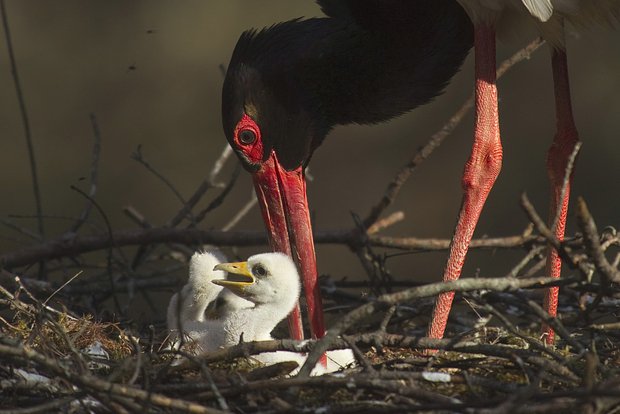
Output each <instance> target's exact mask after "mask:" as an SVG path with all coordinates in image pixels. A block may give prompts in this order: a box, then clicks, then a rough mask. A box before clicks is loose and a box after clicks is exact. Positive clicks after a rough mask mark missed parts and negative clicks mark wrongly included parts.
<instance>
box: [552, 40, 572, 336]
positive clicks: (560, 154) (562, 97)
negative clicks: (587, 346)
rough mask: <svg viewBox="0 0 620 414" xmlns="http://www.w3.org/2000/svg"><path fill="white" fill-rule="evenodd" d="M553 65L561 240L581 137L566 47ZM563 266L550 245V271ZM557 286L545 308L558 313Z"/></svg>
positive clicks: (555, 193) (555, 199)
mask: <svg viewBox="0 0 620 414" xmlns="http://www.w3.org/2000/svg"><path fill="white" fill-rule="evenodd" d="M551 64H552V69H553V85H554V91H555V109H556V122H557V131H556V133H555V137H554V138H553V143H552V144H551V147H550V148H549V152H548V153H547V174H548V175H549V181H550V183H551V203H550V204H549V223H550V224H551V225H552V224H553V220H554V219H555V216H556V214H557V212H558V209H559V216H558V221H557V225H556V227H555V229H554V233H555V237H556V238H557V239H558V240H562V239H563V238H564V229H565V227H566V216H567V214H568V200H569V196H570V182H571V181H572V177H569V184H568V186H567V187H566V192H565V193H564V197H563V198H562V184H563V182H564V174H565V173H566V167H567V165H568V160H569V158H570V156H571V153H572V152H573V149H574V148H575V144H576V143H577V142H578V141H579V137H578V135H577V128H575V121H574V119H573V110H572V107H571V98H570V84H569V80H568V62H567V58H566V51H565V50H563V49H562V50H560V49H557V48H554V49H553V54H552V57H551ZM561 270H562V261H561V260H560V258H559V256H558V253H557V251H555V249H553V248H552V247H551V246H549V248H548V250H547V275H548V276H550V277H555V278H558V277H560V272H561ZM558 293H559V288H558V287H552V288H548V289H547V292H546V293H545V300H544V308H545V310H546V311H547V312H549V314H550V315H551V316H556V314H557V308H558ZM543 335H544V340H545V342H546V343H548V344H552V343H553V340H554V336H555V334H554V332H553V329H551V327H549V326H544V327H543Z"/></svg>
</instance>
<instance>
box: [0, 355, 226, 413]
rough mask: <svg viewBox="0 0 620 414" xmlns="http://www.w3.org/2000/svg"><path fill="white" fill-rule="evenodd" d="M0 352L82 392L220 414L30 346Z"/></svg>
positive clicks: (183, 409)
mask: <svg viewBox="0 0 620 414" xmlns="http://www.w3.org/2000/svg"><path fill="white" fill-rule="evenodd" d="M0 355H2V356H3V357H4V358H6V359H10V360H14V361H16V362H20V363H23V364H32V363H34V364H36V365H38V366H40V367H42V368H44V369H46V370H47V371H49V372H50V373H52V374H54V375H57V376H59V377H61V378H64V379H65V380H67V381H69V382H70V383H71V384H73V385H74V386H77V387H79V388H81V389H83V390H85V391H95V392H101V393H104V394H108V395H113V396H117V397H124V398H131V399H136V400H138V401H140V402H142V403H148V404H153V405H155V406H158V407H163V408H168V409H172V410H179V411H183V412H189V413H197V414H203V413H204V414H221V413H223V411H220V410H217V409H214V408H208V407H205V406H203V405H199V404H196V403H192V402H189V401H184V400H180V399H176V398H169V397H166V396H165V395H162V394H158V393H153V392H147V391H143V390H139V389H136V388H133V387H129V386H125V385H121V384H115V383H111V382H108V381H105V380H103V379H100V378H97V377H95V376H93V375H91V374H89V373H88V372H85V373H81V374H76V373H74V372H73V371H72V370H71V369H69V368H68V367H67V366H66V365H65V364H63V363H62V362H60V361H58V360H56V359H52V358H49V357H47V356H45V355H43V354H41V353H39V352H37V351H35V350H33V349H32V348H29V347H27V346H25V345H21V344H12V345H6V344H0Z"/></svg>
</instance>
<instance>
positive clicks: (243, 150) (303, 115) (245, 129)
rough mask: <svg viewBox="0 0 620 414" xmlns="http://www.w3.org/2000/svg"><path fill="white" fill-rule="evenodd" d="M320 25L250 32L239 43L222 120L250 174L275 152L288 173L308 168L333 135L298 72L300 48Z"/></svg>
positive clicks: (227, 80)
mask: <svg viewBox="0 0 620 414" xmlns="http://www.w3.org/2000/svg"><path fill="white" fill-rule="evenodd" d="M318 20H319V19H310V20H305V21H303V22H300V21H298V20H293V21H290V22H286V23H281V24H278V25H276V26H273V27H270V28H268V29H264V30H262V31H260V32H257V31H254V30H250V31H247V32H245V33H243V34H242V35H241V38H240V39H239V41H238V42H237V46H236V47H235V50H234V52H233V55H232V58H231V61H230V65H229V67H228V71H227V73H226V78H225V80H224V87H223V92H222V120H223V124H224V132H225V134H226V138H227V139H228V142H229V143H230V145H231V147H232V148H233V149H234V150H235V152H236V153H237V155H238V156H239V157H240V158H241V160H242V162H243V165H244V166H245V167H246V169H248V170H250V171H255V170H256V169H258V168H259V167H260V165H261V163H262V162H264V161H265V160H267V158H269V157H270V154H272V152H275V154H276V156H277V159H278V161H279V163H280V164H281V165H282V166H283V167H284V168H286V169H287V170H291V169H294V168H297V167H299V166H305V165H306V164H307V162H308V160H309V158H310V155H311V152H312V149H313V142H314V141H317V140H318V141H320V140H322V138H323V137H324V136H325V135H326V133H327V131H328V129H329V128H328V127H327V126H326V125H325V123H326V122H325V119H324V117H323V116H322V114H321V113H320V109H319V108H318V107H317V106H316V105H313V101H316V99H315V98H313V97H312V94H313V93H312V91H310V90H306V89H305V87H304V85H302V84H301V81H300V77H299V71H297V70H296V69H297V64H298V62H299V61H300V55H302V54H303V52H302V50H303V49H300V43H301V44H303V39H304V38H305V36H306V35H308V34H310V33H312V27H310V26H314V25H312V23H313V22H316V21H318ZM300 25H301V26H302V29H303V28H306V30H301V31H300ZM300 34H301V37H300Z"/></svg>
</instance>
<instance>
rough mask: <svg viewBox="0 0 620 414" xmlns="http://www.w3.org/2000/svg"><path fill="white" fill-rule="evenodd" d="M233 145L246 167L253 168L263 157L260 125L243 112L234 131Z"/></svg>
mask: <svg viewBox="0 0 620 414" xmlns="http://www.w3.org/2000/svg"><path fill="white" fill-rule="evenodd" d="M233 147H234V148H235V149H236V150H237V153H238V154H239V155H240V156H241V159H242V161H243V162H244V164H245V165H246V167H253V168H255V167H256V166H257V165H258V164H260V163H261V161H262V159H263V141H262V138H261V131H260V127H259V126H258V124H257V123H256V121H254V120H253V119H252V118H250V117H249V116H248V115H247V114H243V116H242V117H241V119H240V120H239V122H237V126H236V127H235V131H234V138H233Z"/></svg>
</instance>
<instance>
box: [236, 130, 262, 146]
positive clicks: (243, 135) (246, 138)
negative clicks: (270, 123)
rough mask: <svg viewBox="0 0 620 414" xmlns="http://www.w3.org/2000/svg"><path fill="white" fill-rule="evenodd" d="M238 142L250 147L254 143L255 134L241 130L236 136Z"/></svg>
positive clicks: (251, 131)
mask: <svg viewBox="0 0 620 414" xmlns="http://www.w3.org/2000/svg"><path fill="white" fill-rule="evenodd" d="M237 136H238V137H239V142H240V143H241V144H243V145H250V144H253V143H254V142H256V138H257V137H256V132H254V130H252V129H250V128H246V129H242V130H241V131H239V133H238V135H237Z"/></svg>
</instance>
